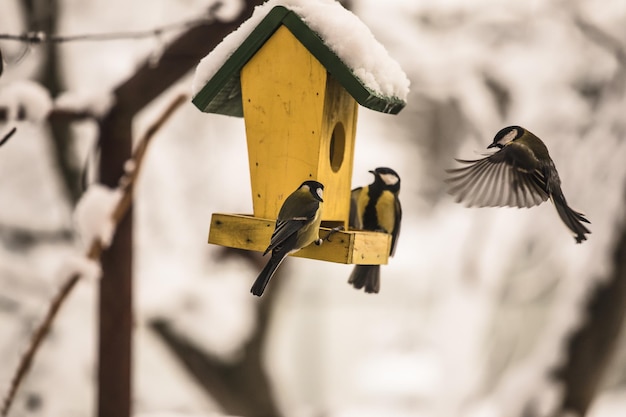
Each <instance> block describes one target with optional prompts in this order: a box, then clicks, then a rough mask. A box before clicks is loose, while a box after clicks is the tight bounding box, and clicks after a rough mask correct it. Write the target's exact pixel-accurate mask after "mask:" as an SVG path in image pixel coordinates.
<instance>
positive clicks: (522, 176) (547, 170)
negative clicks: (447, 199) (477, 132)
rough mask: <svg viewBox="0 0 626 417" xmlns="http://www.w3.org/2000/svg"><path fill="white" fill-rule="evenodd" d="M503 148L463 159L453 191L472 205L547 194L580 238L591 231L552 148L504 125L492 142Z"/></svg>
mask: <svg viewBox="0 0 626 417" xmlns="http://www.w3.org/2000/svg"><path fill="white" fill-rule="evenodd" d="M489 148H498V151H497V152H495V153H493V154H490V155H488V156H487V157H485V158H483V159H477V160H471V161H470V160H462V159H457V161H458V162H460V163H462V164H464V165H466V166H464V167H462V168H457V169H450V170H448V173H450V174H451V175H450V177H449V178H448V179H447V182H448V183H449V184H450V193H451V194H455V195H456V196H457V198H456V201H457V202H461V201H464V202H465V204H466V205H467V206H468V207H472V206H477V207H502V206H509V207H533V206H536V205H538V204H541V203H543V202H544V201H546V200H547V199H548V198H549V199H551V200H552V202H553V203H554V207H555V208H556V211H557V213H558V214H559V217H560V218H561V220H563V223H565V225H566V226H567V227H568V228H569V229H570V230H571V231H572V232H573V233H574V238H575V239H576V243H581V242H582V241H583V240H587V237H586V236H585V234H589V233H591V232H590V231H589V230H588V229H587V228H586V227H585V226H584V225H583V222H584V223H589V220H587V219H586V218H585V215H584V214H582V213H579V212H577V211H574V210H572V209H571V208H570V207H569V206H568V205H567V201H566V200H565V196H564V195H563V192H562V191H561V180H560V179H559V173H558V172H557V170H556V167H555V166H554V162H553V161H552V159H551V158H550V154H549V153H548V148H546V145H544V143H543V142H542V141H541V139H539V138H538V137H537V136H535V135H534V134H532V133H531V132H529V131H528V130H526V129H524V128H523V127H520V126H509V127H505V128H504V129H501V130H500V131H499V132H498V133H497V134H496V136H495V137H494V139H493V142H492V143H491V144H490V145H489V146H487V149H489Z"/></svg>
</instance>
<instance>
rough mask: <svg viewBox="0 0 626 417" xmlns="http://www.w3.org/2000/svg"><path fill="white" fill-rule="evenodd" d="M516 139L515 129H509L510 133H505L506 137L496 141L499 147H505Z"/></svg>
mask: <svg viewBox="0 0 626 417" xmlns="http://www.w3.org/2000/svg"><path fill="white" fill-rule="evenodd" d="M516 137H517V129H511V131H510V132H509V133H507V134H506V135H504V136H503V137H502V139H500V140H499V141H498V143H499V144H500V145H506V144H507V143H509V142H510V141H512V140H513V139H515V138H516Z"/></svg>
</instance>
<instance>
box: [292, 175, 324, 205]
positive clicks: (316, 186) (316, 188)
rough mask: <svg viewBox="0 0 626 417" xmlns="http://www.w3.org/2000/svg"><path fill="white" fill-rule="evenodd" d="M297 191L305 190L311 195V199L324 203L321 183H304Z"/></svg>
mask: <svg viewBox="0 0 626 417" xmlns="http://www.w3.org/2000/svg"><path fill="white" fill-rule="evenodd" d="M298 189H299V190H307V191H309V192H310V193H311V195H312V196H313V198H315V199H316V200H318V201H321V202H324V200H323V199H322V198H323V196H324V184H322V183H321V182H317V181H312V180H310V181H304V182H303V183H302V184H300V187H298Z"/></svg>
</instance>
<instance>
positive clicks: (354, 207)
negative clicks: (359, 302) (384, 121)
mask: <svg viewBox="0 0 626 417" xmlns="http://www.w3.org/2000/svg"><path fill="white" fill-rule="evenodd" d="M369 172H371V173H372V174H374V182H373V183H371V184H370V185H366V186H365V187H359V188H355V189H354V190H352V193H351V201H350V220H349V224H350V227H351V228H353V229H361V230H371V231H376V232H384V233H388V234H390V235H391V248H390V250H389V255H390V256H393V254H394V253H395V251H396V243H397V241H398V235H399V234H400V221H401V220H402V207H401V206H400V200H399V199H398V194H399V193H400V176H399V175H398V174H397V173H396V171H394V170H393V169H391V168H376V169H375V170H374V171H369ZM348 283H349V284H352V285H353V286H354V288H356V289H359V290H360V289H361V288H365V292H366V293H377V292H379V291H380V265H356V266H355V267H354V270H353V271H352V274H350V278H349V279H348Z"/></svg>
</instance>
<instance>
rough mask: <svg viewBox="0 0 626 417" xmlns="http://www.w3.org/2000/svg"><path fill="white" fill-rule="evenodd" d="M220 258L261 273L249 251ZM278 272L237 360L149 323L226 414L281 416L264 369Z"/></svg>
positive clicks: (158, 323) (227, 251) (163, 324)
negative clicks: (247, 264)
mask: <svg viewBox="0 0 626 417" xmlns="http://www.w3.org/2000/svg"><path fill="white" fill-rule="evenodd" d="M221 257H223V258H226V257H238V258H243V259H244V260H246V261H248V262H250V263H252V264H253V265H254V267H255V268H256V269H258V270H260V269H261V268H262V267H263V259H262V258H261V257H260V256H258V254H254V253H251V252H248V251H243V250H239V249H224V250H223V251H221ZM283 271H284V269H279V270H278V272H276V276H274V278H273V279H272V290H271V291H268V292H266V293H265V295H264V296H263V297H261V299H259V300H255V302H257V303H258V309H257V326H256V328H255V329H254V332H253V334H252V335H251V337H250V338H249V339H248V341H247V342H246V343H245V344H244V346H243V355H241V356H240V357H239V358H238V360H236V361H234V362H231V361H228V362H225V361H223V360H221V359H220V358H218V357H215V356H214V355H211V354H209V353H207V352H206V351H205V350H203V349H202V348H201V347H199V346H196V345H194V344H193V343H192V342H191V341H190V340H188V339H187V338H186V337H185V336H184V335H181V334H178V333H177V332H176V330H175V329H173V328H172V326H171V325H170V324H169V323H168V321H166V320H164V319H156V320H153V321H151V322H150V327H151V328H152V330H153V331H154V332H155V333H156V334H157V335H159V336H160V337H161V339H162V340H163V342H164V343H165V344H166V345H167V346H168V348H170V349H171V351H172V353H174V355H176V357H177V358H178V359H179V360H180V362H181V363H182V365H183V367H184V368H185V369H186V370H187V371H188V372H189V373H190V375H191V376H192V377H193V378H194V379H195V380H196V382H197V383H198V384H199V385H200V386H201V387H202V388H203V389H204V390H205V391H206V392H207V394H208V395H209V396H210V397H211V398H213V399H214V400H215V401H216V402H217V403H218V404H219V405H220V406H221V408H222V410H223V411H224V413H226V414H228V415H239V416H246V417H280V416H281V415H282V413H281V412H280V410H279V408H278V405H277V403H276V399H275V396H274V394H273V392H272V389H271V381H270V380H269V379H268V377H267V373H266V372H265V370H264V368H263V357H262V356H263V348H264V347H265V342H266V338H267V334H268V329H269V324H270V313H271V309H272V306H273V305H274V301H275V300H276V298H277V297H278V296H279V293H280V289H281V287H282V284H283V282H284V280H283V279H281V276H280V275H281V274H282V273H283Z"/></svg>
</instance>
